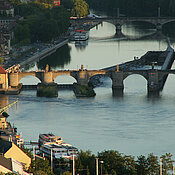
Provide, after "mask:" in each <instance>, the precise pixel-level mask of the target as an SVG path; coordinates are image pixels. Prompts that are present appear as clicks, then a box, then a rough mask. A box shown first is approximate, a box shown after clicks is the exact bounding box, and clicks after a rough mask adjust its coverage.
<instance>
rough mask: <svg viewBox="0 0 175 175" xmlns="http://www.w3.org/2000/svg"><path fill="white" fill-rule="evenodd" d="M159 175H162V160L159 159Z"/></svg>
mask: <svg viewBox="0 0 175 175" xmlns="http://www.w3.org/2000/svg"><path fill="white" fill-rule="evenodd" d="M160 175H162V158H160Z"/></svg>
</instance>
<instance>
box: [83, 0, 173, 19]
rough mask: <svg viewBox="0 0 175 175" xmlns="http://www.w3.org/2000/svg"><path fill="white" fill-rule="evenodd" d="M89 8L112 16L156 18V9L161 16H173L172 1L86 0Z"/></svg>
mask: <svg viewBox="0 0 175 175" xmlns="http://www.w3.org/2000/svg"><path fill="white" fill-rule="evenodd" d="M86 1H87V3H88V4H89V5H90V7H91V8H93V9H96V10H101V11H103V12H104V11H105V12H107V13H108V14H110V15H112V16H116V15H117V8H119V9H120V13H121V14H124V15H126V16H157V15H158V7H160V9H161V16H175V1H174V0H154V1H153V0H134V1H131V0H107V1H106V0H86Z"/></svg>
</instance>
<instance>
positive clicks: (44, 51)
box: [20, 39, 69, 67]
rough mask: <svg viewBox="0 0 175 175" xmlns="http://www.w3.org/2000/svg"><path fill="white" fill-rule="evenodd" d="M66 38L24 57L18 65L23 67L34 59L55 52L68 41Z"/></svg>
mask: <svg viewBox="0 0 175 175" xmlns="http://www.w3.org/2000/svg"><path fill="white" fill-rule="evenodd" d="M68 41H69V40H68V39H64V40H63V41H61V42H59V43H58V44H55V45H54V46H52V47H50V48H46V49H44V50H43V51H42V52H40V53H37V54H35V55H34V56H32V57H30V58H28V59H26V60H25V61H23V62H21V63H20V66H21V67H23V66H25V65H26V64H28V63H30V62H32V61H34V60H41V59H43V58H45V57H47V56H49V55H51V54H53V53H54V52H56V50H57V49H58V48H60V47H62V46H63V45H65V44H67V43H68Z"/></svg>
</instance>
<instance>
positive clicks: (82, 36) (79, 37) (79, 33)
mask: <svg viewBox="0 0 175 175" xmlns="http://www.w3.org/2000/svg"><path fill="white" fill-rule="evenodd" d="M88 38H89V32H88V31H85V30H84V29H82V30H75V33H74V35H73V40H74V41H86V40H87V39H88Z"/></svg>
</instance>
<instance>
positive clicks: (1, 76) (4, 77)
mask: <svg viewBox="0 0 175 175" xmlns="http://www.w3.org/2000/svg"><path fill="white" fill-rule="evenodd" d="M7 88H8V73H7V72H6V70H5V69H4V68H2V67H0V89H7Z"/></svg>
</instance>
